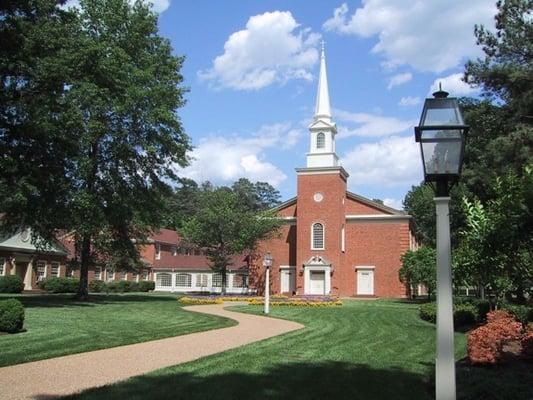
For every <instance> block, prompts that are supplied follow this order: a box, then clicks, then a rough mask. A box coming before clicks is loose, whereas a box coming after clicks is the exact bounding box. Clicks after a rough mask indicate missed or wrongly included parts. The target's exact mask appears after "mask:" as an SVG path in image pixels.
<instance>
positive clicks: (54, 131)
mask: <svg viewBox="0 0 533 400" xmlns="http://www.w3.org/2000/svg"><path fill="white" fill-rule="evenodd" d="M62 3H64V1H57V0H35V1H32V0H10V1H2V2H0V170H1V171H2V173H1V174H0V212H3V213H4V216H3V218H2V220H1V221H0V230H2V231H4V232H6V231H7V232H13V231H15V230H17V229H19V228H22V227H27V226H31V227H32V228H33V232H35V235H33V238H32V239H33V241H34V242H35V241H36V240H37V239H38V237H42V238H44V243H36V244H37V245H38V246H39V247H44V245H45V244H46V242H47V241H48V242H50V241H52V240H53V239H54V237H55V236H56V230H57V229H58V228H62V227H65V224H64V221H67V220H68V214H67V213H66V209H65V207H64V205H65V204H66V203H67V202H68V199H69V196H70V191H69V187H68V184H67V183H66V182H65V179H64V177H65V175H67V173H68V169H69V168H70V167H71V162H70V154H71V150H72V147H73V146H74V142H73V140H75V139H76V138H73V137H72V135H70V134H69V133H68V132H66V131H65V126H64V124H63V122H64V121H63V120H62V115H63V114H65V113H67V111H68V109H69V105H68V104H66V103H65V101H64V93H65V90H66V84H67V80H66V79H67V77H68V76H69V75H70V74H71V72H72V57H71V55H70V54H68V51H66V49H68V48H69V47H70V46H71V38H72V37H73V36H75V33H76V18H75V15H73V14H72V13H69V12H67V11H65V10H62V9H61V8H60V7H58V5H60V4H62Z"/></svg>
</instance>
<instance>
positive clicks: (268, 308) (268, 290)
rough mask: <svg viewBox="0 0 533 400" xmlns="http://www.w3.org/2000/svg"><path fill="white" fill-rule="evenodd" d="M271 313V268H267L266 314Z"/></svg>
mask: <svg viewBox="0 0 533 400" xmlns="http://www.w3.org/2000/svg"><path fill="white" fill-rule="evenodd" d="M269 312H270V268H269V267H267V268H266V277H265V314H268V313H269Z"/></svg>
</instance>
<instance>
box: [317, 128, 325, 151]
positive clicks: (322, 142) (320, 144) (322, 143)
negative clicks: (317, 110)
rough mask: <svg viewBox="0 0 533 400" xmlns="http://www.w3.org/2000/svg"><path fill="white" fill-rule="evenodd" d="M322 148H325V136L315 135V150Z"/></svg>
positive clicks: (320, 133)
mask: <svg viewBox="0 0 533 400" xmlns="http://www.w3.org/2000/svg"><path fill="white" fill-rule="evenodd" d="M324 147H326V135H324V133H322V132H319V133H318V135H316V148H317V149H323V148H324Z"/></svg>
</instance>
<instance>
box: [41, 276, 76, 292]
mask: <svg viewBox="0 0 533 400" xmlns="http://www.w3.org/2000/svg"><path fill="white" fill-rule="evenodd" d="M79 284H80V281H79V280H78V279H76V278H46V279H43V280H42V281H41V282H40V283H39V286H40V288H41V289H43V290H45V291H47V292H50V293H76V292H77V291H78V286H79Z"/></svg>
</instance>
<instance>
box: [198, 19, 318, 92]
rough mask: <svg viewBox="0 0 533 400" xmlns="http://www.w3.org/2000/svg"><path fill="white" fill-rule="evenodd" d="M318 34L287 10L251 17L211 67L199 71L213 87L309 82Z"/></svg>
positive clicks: (245, 87)
mask: <svg viewBox="0 0 533 400" xmlns="http://www.w3.org/2000/svg"><path fill="white" fill-rule="evenodd" d="M319 39H320V35H319V34H316V33H313V32H311V30H310V29H308V28H307V29H302V28H300V25H299V24H298V23H297V22H296V20H295V19H294V18H293V16H292V14H291V13H290V12H289V11H284V12H282V11H273V12H266V13H264V14H260V15H255V16H253V17H250V19H249V20H248V22H247V24H246V29H243V30H240V31H238V32H234V33H233V34H231V35H230V37H229V38H228V40H227V41H226V43H225V44H224V53H223V54H222V55H219V56H218V57H216V58H215V59H214V60H213V66H212V67H211V68H209V69H207V70H203V71H198V77H199V78H200V79H201V80H204V81H208V82H209V83H210V84H211V85H212V86H213V87H215V88H231V89H235V90H257V89H261V88H264V87H266V86H269V85H271V84H273V83H281V84H283V83H285V82H286V81H288V80H291V79H303V80H306V81H311V80H312V79H313V75H312V73H311V68H312V67H313V65H315V64H316V62H317V61H318V50H317V48H316V46H317V43H318V40H319Z"/></svg>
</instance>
